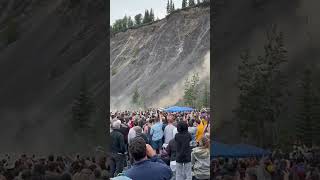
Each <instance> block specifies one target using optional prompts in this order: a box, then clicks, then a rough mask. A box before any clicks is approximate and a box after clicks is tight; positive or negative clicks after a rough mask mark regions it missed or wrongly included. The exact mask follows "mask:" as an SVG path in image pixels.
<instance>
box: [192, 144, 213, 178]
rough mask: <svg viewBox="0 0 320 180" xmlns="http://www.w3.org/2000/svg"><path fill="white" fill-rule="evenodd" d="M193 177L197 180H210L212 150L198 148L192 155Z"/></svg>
mask: <svg viewBox="0 0 320 180" xmlns="http://www.w3.org/2000/svg"><path fill="white" fill-rule="evenodd" d="M191 163H192V167H193V176H195V177H196V178H197V179H210V149H209V148H203V147H196V148H194V149H193V150H192V153H191Z"/></svg>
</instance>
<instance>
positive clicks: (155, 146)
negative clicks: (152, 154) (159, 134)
mask: <svg viewBox="0 0 320 180" xmlns="http://www.w3.org/2000/svg"><path fill="white" fill-rule="evenodd" d="M151 146H152V148H153V149H160V148H161V147H162V139H159V140H156V141H154V140H152V141H151Z"/></svg>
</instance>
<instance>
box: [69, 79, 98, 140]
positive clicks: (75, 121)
mask: <svg viewBox="0 0 320 180" xmlns="http://www.w3.org/2000/svg"><path fill="white" fill-rule="evenodd" d="M93 112H94V104H93V102H92V100H91V94H90V92H89V91H88V87H87V84H86V77H85V76H83V77H82V82H81V88H80V93H79V96H78V97H77V98H76V99H75V100H74V102H73V106H72V127H73V129H74V130H75V131H76V133H77V134H86V133H88V132H90V131H91V130H92V129H91V128H92V124H91V115H92V113H93Z"/></svg>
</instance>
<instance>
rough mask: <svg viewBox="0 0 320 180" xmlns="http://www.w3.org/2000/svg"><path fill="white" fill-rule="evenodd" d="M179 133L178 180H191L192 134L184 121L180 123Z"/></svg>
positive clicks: (176, 138)
mask: <svg viewBox="0 0 320 180" xmlns="http://www.w3.org/2000/svg"><path fill="white" fill-rule="evenodd" d="M177 130H178V133H177V134H176V135H175V141H176V148H177V151H176V162H177V165H176V180H191V179H192V171H191V168H192V165H191V147H190V142H191V140H192V137H191V134H190V133H189V132H188V124H187V123H186V122H184V121H180V122H178V125H177Z"/></svg>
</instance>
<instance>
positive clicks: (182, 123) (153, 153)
mask: <svg viewBox="0 0 320 180" xmlns="http://www.w3.org/2000/svg"><path fill="white" fill-rule="evenodd" d="M209 119H210V113H209V112H205V111H202V112H201V111H198V112H197V111H193V112H176V113H168V112H163V111H161V110H155V109H150V110H147V111H139V112H137V111H124V112H114V113H111V116H110V122H111V123H110V125H111V127H110V128H111V129H110V132H111V134H110V135H111V140H112V144H111V153H112V154H111V158H112V161H111V162H113V163H112V164H111V171H110V172H111V176H113V178H112V179H115V180H116V179H134V180H140V179H141V180H142V179H148V180H164V179H166V180H175V179H176V180H198V179H199V180H200V179H201V180H209V179H210V149H209V147H210V121H209Z"/></svg>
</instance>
